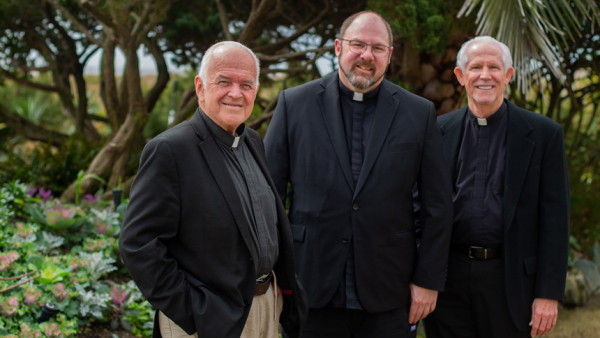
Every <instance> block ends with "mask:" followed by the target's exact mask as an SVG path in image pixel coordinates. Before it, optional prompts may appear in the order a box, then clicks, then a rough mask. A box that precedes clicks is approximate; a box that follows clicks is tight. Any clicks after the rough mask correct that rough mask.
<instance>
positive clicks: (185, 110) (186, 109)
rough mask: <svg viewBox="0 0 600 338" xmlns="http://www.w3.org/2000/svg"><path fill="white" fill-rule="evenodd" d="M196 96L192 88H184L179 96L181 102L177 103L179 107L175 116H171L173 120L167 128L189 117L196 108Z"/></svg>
mask: <svg viewBox="0 0 600 338" xmlns="http://www.w3.org/2000/svg"><path fill="white" fill-rule="evenodd" d="M197 98H198V96H196V91H195V90H194V89H189V90H186V91H185V92H184V93H183V95H182V96H181V102H180V103H179V109H178V110H177V112H176V113H175V117H174V118H173V122H171V124H170V125H169V126H168V127H167V129H171V128H173V127H175V126H176V125H178V124H180V123H181V122H183V121H185V120H187V119H188V117H190V116H191V115H192V114H193V113H194V112H195V111H196V108H198V101H197Z"/></svg>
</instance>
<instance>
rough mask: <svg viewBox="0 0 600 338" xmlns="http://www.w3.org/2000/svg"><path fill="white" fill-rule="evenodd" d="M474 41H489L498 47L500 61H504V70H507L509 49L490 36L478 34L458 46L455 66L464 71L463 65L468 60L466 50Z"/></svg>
mask: <svg viewBox="0 0 600 338" xmlns="http://www.w3.org/2000/svg"><path fill="white" fill-rule="evenodd" d="M474 43H481V44H490V43H491V44H495V45H496V46H498V47H500V50H501V51H502V62H503V63H504V71H507V70H508V69H509V68H510V67H512V63H513V61H512V56H511V55H510V50H509V49H508V47H507V46H506V45H505V44H503V43H502V42H500V41H498V40H496V39H494V38H493V37H491V36H478V37H475V38H473V39H471V40H469V41H467V42H465V43H463V45H462V47H460V50H459V51H458V54H457V55H456V66H457V67H458V68H460V70H462V71H463V72H464V71H465V66H466V65H467V62H468V61H469V59H468V57H467V50H468V49H469V47H470V46H471V45H472V44H474Z"/></svg>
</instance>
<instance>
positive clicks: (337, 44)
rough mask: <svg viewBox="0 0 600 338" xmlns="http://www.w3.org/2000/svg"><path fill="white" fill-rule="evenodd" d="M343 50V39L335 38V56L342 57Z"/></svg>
mask: <svg viewBox="0 0 600 338" xmlns="http://www.w3.org/2000/svg"><path fill="white" fill-rule="evenodd" d="M341 50H342V40H340V39H335V56H337V57H340V52H341Z"/></svg>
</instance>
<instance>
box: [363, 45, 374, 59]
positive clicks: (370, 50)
mask: <svg viewBox="0 0 600 338" xmlns="http://www.w3.org/2000/svg"><path fill="white" fill-rule="evenodd" d="M360 56H361V57H362V58H363V59H366V60H373V59H375V55H373V47H372V46H370V45H367V48H366V49H365V51H364V52H362V54H360Z"/></svg>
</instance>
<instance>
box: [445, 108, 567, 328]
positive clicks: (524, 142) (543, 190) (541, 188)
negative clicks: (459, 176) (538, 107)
mask: <svg viewBox="0 0 600 338" xmlns="http://www.w3.org/2000/svg"><path fill="white" fill-rule="evenodd" d="M505 102H506V103H507V105H508V127H507V132H506V164H505V165H506V167H505V177H504V199H503V208H502V212H503V218H504V264H505V272H506V273H505V276H506V277H505V278H506V294H507V298H508V306H509V308H510V312H511V316H512V318H513V321H514V322H515V324H516V325H517V327H518V328H519V329H520V330H523V331H525V330H528V329H529V321H530V320H531V304H532V303H533V300H534V298H549V299H556V300H559V301H561V300H562V299H563V296H564V292H565V280H566V275H567V259H568V245H569V182H568V178H567V164H566V161H565V149H564V143H563V136H562V129H561V127H560V125H559V124H558V123H556V122H554V121H552V120H551V119H549V118H547V117H545V116H543V115H540V114H536V113H533V112H530V111H527V110H524V109H521V108H518V107H517V106H515V105H513V104H512V103H510V102H508V100H505ZM466 113H467V107H466V106H465V107H463V108H461V109H459V110H456V111H453V112H451V113H448V114H445V115H442V116H440V117H439V118H438V123H439V125H440V129H441V130H442V135H443V136H442V138H443V141H444V152H445V154H446V158H447V160H448V164H449V166H450V171H451V173H452V178H453V180H454V179H455V178H456V172H455V171H456V159H457V157H458V151H459V148H460V142H461V138H462V134H463V131H462V129H463V125H464V123H463V121H464V117H465V114H466Z"/></svg>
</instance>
